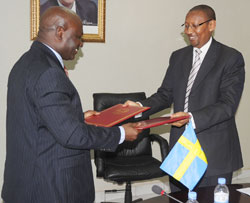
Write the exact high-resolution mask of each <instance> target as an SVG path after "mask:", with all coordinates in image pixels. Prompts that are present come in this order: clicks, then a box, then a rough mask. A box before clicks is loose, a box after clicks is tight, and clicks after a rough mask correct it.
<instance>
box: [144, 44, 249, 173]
mask: <svg viewBox="0 0 250 203" xmlns="http://www.w3.org/2000/svg"><path fill="white" fill-rule="evenodd" d="M192 59H193V47H192V46H187V47H185V48H182V49H180V50H177V51H175V52H174V53H173V54H172V56H171V58H170V62H169V67H168V70H167V73H166V75H165V78H164V80H163V82H162V85H161V87H160V88H159V89H158V91H157V93H156V94H154V95H152V96H151V97H149V98H148V99H147V100H146V101H141V103H142V104H143V105H144V106H150V107H151V110H150V111H149V112H148V113H144V114H145V116H147V114H152V113H154V112H158V111H160V110H162V109H164V108H168V107H170V106H171V104H173V105H174V112H179V111H184V100H185V91H186V86H187V81H188V76H189V72H190V70H191V67H192ZM244 79H245V71H244V60H243V57H242V55H241V53H239V52H238V51H236V50H235V49H233V48H230V47H227V46H225V45H223V44H221V43H219V42H217V41H215V40H214V39H213V41H212V44H211V46H210V48H209V50H208V52H207V54H206V56H205V58H204V60H203V62H202V65H201V67H200V70H199V72H198V75H197V77H196V79H195V82H194V85H193V88H192V90H191V93H190V96H189V111H190V112H191V113H192V114H193V117H194V121H195V124H196V130H195V131H196V134H197V137H198V139H199V141H200V144H201V146H202V148H203V150H204V151H205V154H206V156H207V160H208V168H207V171H206V174H205V175H206V176H213V175H220V174H224V173H229V172H232V171H234V170H237V169H239V168H241V167H242V166H243V162H242V154H241V149H240V143H239V138H238V133H237V128H236V124H235V113H236V110H237V107H238V104H239V101H240V98H241V94H242V90H243V86H244ZM184 128H185V126H184V127H182V128H177V127H172V128H171V132H170V146H171V147H173V145H174V144H175V143H176V142H177V140H178V138H179V137H180V136H181V134H182V133H183V131H184Z"/></svg>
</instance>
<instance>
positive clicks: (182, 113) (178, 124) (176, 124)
mask: <svg viewBox="0 0 250 203" xmlns="http://www.w3.org/2000/svg"><path fill="white" fill-rule="evenodd" d="M180 116H190V115H189V114H188V113H186V112H177V113H174V114H172V115H171V118H177V117H180ZM188 122H189V118H186V119H183V120H180V121H176V122H174V123H171V125H173V126H176V127H182V126H183V125H185V124H187V123H188Z"/></svg>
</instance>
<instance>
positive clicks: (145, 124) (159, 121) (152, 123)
mask: <svg viewBox="0 0 250 203" xmlns="http://www.w3.org/2000/svg"><path fill="white" fill-rule="evenodd" d="M189 117H190V116H180V117H177V118H170V116H165V117H158V118H152V119H149V120H144V121H140V123H141V125H140V126H138V127H137V129H141V130H144V129H147V128H152V127H156V126H159V125H164V124H170V123H174V122H176V121H180V120H183V119H186V118H189Z"/></svg>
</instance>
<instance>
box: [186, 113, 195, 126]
mask: <svg viewBox="0 0 250 203" xmlns="http://www.w3.org/2000/svg"><path fill="white" fill-rule="evenodd" d="M188 114H189V115H190V118H191V119H190V120H191V123H192V126H193V129H196V125H195V122H194V117H193V114H192V113H191V112H188Z"/></svg>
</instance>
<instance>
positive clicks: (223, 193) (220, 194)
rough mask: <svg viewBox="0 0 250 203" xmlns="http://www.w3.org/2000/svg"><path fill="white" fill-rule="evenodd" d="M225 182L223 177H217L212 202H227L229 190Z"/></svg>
mask: <svg viewBox="0 0 250 203" xmlns="http://www.w3.org/2000/svg"><path fill="white" fill-rule="evenodd" d="M225 184H226V179H225V178H218V185H217V186H216V187H215V189H214V203H229V190H228V187H227V186H226V185H225Z"/></svg>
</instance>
